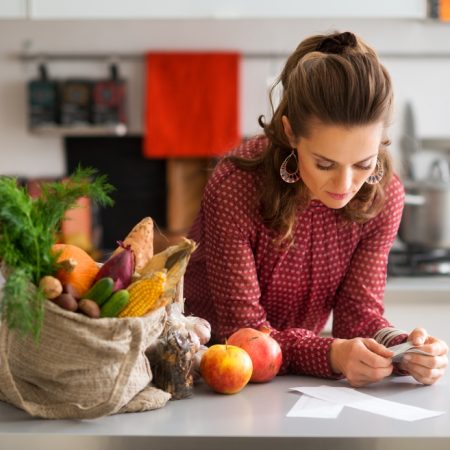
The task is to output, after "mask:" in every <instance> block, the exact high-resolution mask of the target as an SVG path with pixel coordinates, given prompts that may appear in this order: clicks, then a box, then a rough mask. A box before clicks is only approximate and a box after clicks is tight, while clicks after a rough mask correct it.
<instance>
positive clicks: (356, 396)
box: [291, 386, 445, 422]
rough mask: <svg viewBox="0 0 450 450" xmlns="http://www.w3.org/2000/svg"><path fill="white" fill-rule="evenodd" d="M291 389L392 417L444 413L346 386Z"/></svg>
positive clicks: (413, 418) (418, 416)
mask: <svg viewBox="0 0 450 450" xmlns="http://www.w3.org/2000/svg"><path fill="white" fill-rule="evenodd" d="M291 390H294V391H298V392H301V393H302V394H306V395H308V396H310V397H314V398H317V399H320V400H324V401H326V402H330V403H332V404H335V405H341V406H348V407H350V408H355V409H359V410H361V411H367V412H371V413H374V414H380V415H382V416H386V417H391V418H393V419H399V420H406V421H410V422H412V421H415V420H421V419H427V418H430V417H436V416H440V415H442V414H445V411H432V410H429V409H424V408H419V407H417V406H410V405H405V404H403V403H398V402H393V401H390V400H383V399H381V398H377V397H373V396H372V395H368V394H364V393H363V392H359V391H357V390H356V389H352V388H347V387H333V386H318V387H310V386H305V387H294V388H291Z"/></svg>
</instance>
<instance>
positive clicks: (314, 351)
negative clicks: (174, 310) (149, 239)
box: [202, 184, 339, 378]
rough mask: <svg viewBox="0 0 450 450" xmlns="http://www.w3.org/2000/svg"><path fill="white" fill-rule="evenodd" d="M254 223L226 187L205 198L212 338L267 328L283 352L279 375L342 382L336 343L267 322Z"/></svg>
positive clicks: (249, 213)
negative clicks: (335, 366)
mask: <svg viewBox="0 0 450 450" xmlns="http://www.w3.org/2000/svg"><path fill="white" fill-rule="evenodd" d="M253 220H254V218H253V217H252V214H251V207H250V208H248V207H246V206H245V205H242V203H241V201H240V200H239V199H237V198H236V196H235V195H233V194H232V193H231V192H230V190H229V188H228V187H227V185H226V184H224V185H222V186H221V187H220V189H215V190H214V193H213V194H212V193H211V192H209V193H207V195H205V197H204V202H203V226H204V227H203V233H204V234H203V242H202V245H203V246H204V248H203V252H204V255H205V259H206V274H205V276H206V278H207V282H208V285H209V291H210V295H211V301H212V302H213V305H214V311H215V312H214V324H215V327H214V328H215V329H213V336H214V338H215V339H217V340H219V341H223V340H224V339H225V338H226V337H228V336H229V335H230V334H232V333H233V332H234V331H236V330H238V329H239V328H243V327H251V328H255V329H259V328H262V327H268V328H270V329H272V333H271V336H272V337H273V338H274V339H276V340H277V341H278V343H279V344H280V347H281V349H282V354H283V365H282V368H281V371H280V373H286V372H290V373H298V374H311V375H315V376H321V377H328V378H339V376H338V375H336V374H334V372H333V371H332V369H331V367H330V364H329V359H328V353H329V350H330V346H331V343H332V342H333V339H332V338H324V337H319V336H317V335H315V334H314V333H313V332H311V331H310V330H305V329H299V328H292V329H286V330H282V331H279V330H275V329H274V328H273V327H271V325H270V323H269V322H268V321H267V317H266V311H265V310H264V308H263V306H262V305H261V303H260V297H261V292H260V287H259V282H258V274H257V270H256V265H255V259H254V255H253V251H252V246H251V233H252V231H251V229H252V221H253Z"/></svg>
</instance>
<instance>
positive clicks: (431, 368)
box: [399, 328, 448, 384]
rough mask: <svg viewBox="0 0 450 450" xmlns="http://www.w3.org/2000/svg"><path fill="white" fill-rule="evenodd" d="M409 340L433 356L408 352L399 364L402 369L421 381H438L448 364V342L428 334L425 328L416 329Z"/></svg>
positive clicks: (429, 382) (428, 382) (431, 382)
mask: <svg viewBox="0 0 450 450" xmlns="http://www.w3.org/2000/svg"><path fill="white" fill-rule="evenodd" d="M408 341H410V342H412V343H413V344H414V345H416V346H417V347H418V348H419V349H420V350H423V351H424V352H427V353H431V354H432V355H433V356H426V355H420V354H417V353H406V354H405V356H403V359H402V361H401V363H400V364H399V366H400V369H402V370H406V371H407V372H408V373H409V374H410V375H411V376H413V377H414V378H415V379H416V380H417V381H419V382H420V383H423V384H433V383H436V381H437V380H439V378H441V377H442V375H444V372H445V369H446V367H447V365H448V358H447V353H448V346H447V344H446V343H445V342H444V341H441V340H440V339H437V338H435V337H433V336H428V333H427V332H426V330H424V329H423V328H416V329H414V330H413V331H412V332H411V334H410V335H409V336H408Z"/></svg>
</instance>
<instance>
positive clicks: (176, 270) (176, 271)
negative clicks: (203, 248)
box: [141, 238, 197, 303]
mask: <svg viewBox="0 0 450 450" xmlns="http://www.w3.org/2000/svg"><path fill="white" fill-rule="evenodd" d="M196 248H197V244H196V243H195V242H194V241H192V240H190V239H186V238H183V240H182V242H181V243H179V244H177V245H172V246H171V247H168V248H166V249H165V250H164V251H162V252H160V253H158V254H156V255H154V256H153V258H151V259H150V260H149V262H148V263H147V265H146V266H145V267H144V269H143V270H142V272H141V273H142V276H143V277H145V276H147V275H148V274H151V273H154V272H155V271H158V270H163V269H166V270H167V282H166V285H165V288H164V293H163V295H162V297H163V298H166V299H168V300H165V301H166V302H167V303H169V302H170V301H171V300H172V299H173V298H174V297H175V295H176V291H177V286H178V284H179V283H180V281H181V279H182V277H183V275H184V273H185V272H186V267H187V265H188V262H189V258H190V256H191V254H192V252H193V251H194V250H195V249H196Z"/></svg>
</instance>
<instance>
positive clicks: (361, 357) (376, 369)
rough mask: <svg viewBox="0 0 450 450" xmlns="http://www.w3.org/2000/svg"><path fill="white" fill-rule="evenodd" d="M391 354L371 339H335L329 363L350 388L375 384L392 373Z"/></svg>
mask: <svg viewBox="0 0 450 450" xmlns="http://www.w3.org/2000/svg"><path fill="white" fill-rule="evenodd" d="M392 355H393V352H392V351H391V350H389V349H387V348H386V347H385V346H384V345H381V344H379V343H378V342H376V341H375V340H374V339H371V338H354V339H336V340H335V341H334V342H333V343H332V344H331V350H330V363H331V367H332V369H333V371H334V372H336V373H341V374H343V375H344V376H345V377H346V378H347V380H348V382H349V383H350V385H351V386H353V387H361V386H364V385H366V384H369V383H375V382H377V381H380V380H382V379H383V378H385V377H387V376H389V375H390V374H391V373H392V370H393V365H392Z"/></svg>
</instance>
